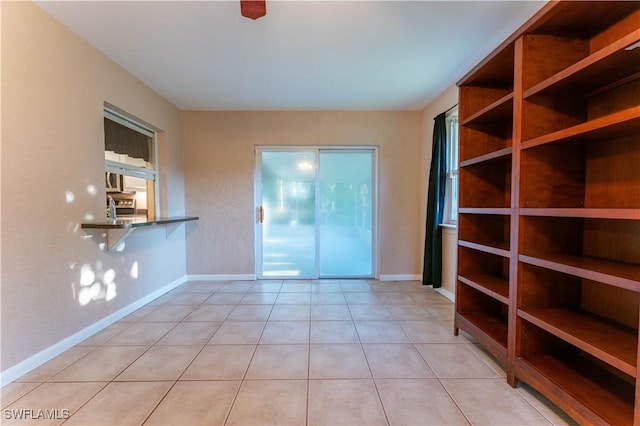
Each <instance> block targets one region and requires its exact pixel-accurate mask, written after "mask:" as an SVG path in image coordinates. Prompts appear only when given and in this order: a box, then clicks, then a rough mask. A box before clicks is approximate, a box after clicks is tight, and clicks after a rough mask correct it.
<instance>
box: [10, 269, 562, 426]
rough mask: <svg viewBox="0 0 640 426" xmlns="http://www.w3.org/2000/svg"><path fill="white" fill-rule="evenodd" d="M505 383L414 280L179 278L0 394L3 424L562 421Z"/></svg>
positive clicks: (443, 302) (447, 306) (445, 308)
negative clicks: (18, 415)
mask: <svg viewBox="0 0 640 426" xmlns="http://www.w3.org/2000/svg"><path fill="white" fill-rule="evenodd" d="M504 377H505V373H504V371H503V370H502V369H501V368H500V367H499V366H498V365H497V364H496V363H495V362H494V360H493V359H492V358H491V357H490V356H489V355H488V354H487V353H486V352H484V350H483V349H482V348H481V347H480V346H479V345H478V344H477V343H475V342H474V340H473V339H472V338H470V337H469V336H465V335H464V333H461V334H460V336H457V337H456V336H454V335H453V305H452V303H451V302H450V301H449V300H447V299H446V298H444V297H443V296H441V295H440V294H438V293H437V292H435V291H433V290H432V289H429V288H426V287H423V286H422V285H420V283H419V282H379V281H375V280H332V281H324V280H318V281H284V282H283V281H256V282H253V281H251V282H246V281H243V282H201V281H200V282H189V283H186V284H184V285H182V286H180V287H178V288H176V289H175V290H173V291H171V292H170V293H168V294H166V295H164V296H162V297H160V298H158V299H156V300H155V301H154V302H152V303H150V304H149V305H147V306H144V307H142V308H140V309H139V310H137V311H136V312H134V313H132V314H130V315H129V316H128V317H126V318H124V319H122V320H121V321H119V322H117V323H115V324H113V325H111V326H110V327H107V328H106V329H104V330H103V331H101V332H99V333H97V334H96V335H94V336H92V337H91V338H89V339H87V340H85V341H84V342H82V343H81V344H79V345H78V346H76V347H74V348H71V349H69V350H68V351H66V352H65V353H63V354H61V355H60V356H58V357H56V358H55V359H53V360H51V361H49V362H48V363H46V364H44V365H42V366H40V367H38V368H37V369H35V370H34V371H32V372H30V373H29V374H27V375H25V376H23V377H21V378H20V379H18V380H16V381H15V382H13V383H11V384H9V385H7V386H5V387H4V388H3V389H2V408H3V416H2V417H3V419H2V424H37V425H45V424H68V425H125V424H127V425H139V424H147V425H196V424H207V425H216V424H220V425H222V424H228V425H268V424H272V425H305V424H308V425H386V424H392V425H419V424H430V425H465V424H474V425H498V424H499V425H544V424H546V425H548V424H571V423H572V422H571V420H570V419H569V418H568V417H566V416H565V415H564V414H563V413H561V412H560V411H559V410H558V409H557V408H555V407H554V406H553V405H552V404H550V403H549V402H548V401H546V400H545V399H544V398H543V397H541V396H540V395H539V394H537V393H536V392H535V391H533V390H531V389H530V388H528V387H527V386H525V385H522V384H520V385H519V386H518V387H517V388H515V389H514V388H511V387H510V386H509V385H508V384H507V383H506V381H505V379H504ZM7 409H8V410H18V409H32V410H37V409H49V410H55V409H58V410H59V413H57V414H58V416H57V417H59V418H58V419H52V420H50V421H45V420H42V419H41V420H35V421H34V420H30V421H22V422H20V421H14V420H13V419H9V418H7V414H6V413H7V411H5V410H7ZM62 410H68V413H69V414H70V418H68V419H64V418H63V417H66V416H65V412H64V411H62ZM11 412H15V411H11ZM9 417H10V416H9ZM54 417H55V416H54Z"/></svg>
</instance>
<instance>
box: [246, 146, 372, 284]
mask: <svg viewBox="0 0 640 426" xmlns="http://www.w3.org/2000/svg"><path fill="white" fill-rule="evenodd" d="M256 154H257V156H256V158H257V164H256V271H257V275H258V277H259V278H325V277H326V278H330V277H335V278H340V277H372V276H374V275H375V262H374V260H375V256H374V253H375V219H376V214H375V213H376V211H375V202H376V199H375V194H376V186H375V185H376V173H375V172H376V151H375V149H373V148H371V149H369V148H358V149H333V148H331V149H329V148H327V149H323V148H313V149H312V148H300V149H290V148H288V149H279V148H260V149H258V150H257V152H256Z"/></svg>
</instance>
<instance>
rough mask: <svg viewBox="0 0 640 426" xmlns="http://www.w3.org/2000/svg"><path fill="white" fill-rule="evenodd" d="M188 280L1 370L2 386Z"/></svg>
mask: <svg viewBox="0 0 640 426" xmlns="http://www.w3.org/2000/svg"><path fill="white" fill-rule="evenodd" d="M186 281H187V276H186V275H185V276H182V277H181V278H178V279H177V280H175V281H172V282H170V283H169V284H167V285H165V286H164V287H162V288H159V289H158V290H156V291H154V292H153V293H150V294H148V295H146V296H145V297H143V298H141V299H138V300H136V301H135V302H133V303H131V304H129V305H127V306H125V307H124V308H122V309H119V310H117V311H116V312H114V313H112V314H111V315H108V316H107V317H105V318H103V319H101V320H99V321H96V322H94V323H93V324H91V325H90V326H88V327H85V328H83V329H82V330H80V331H78V332H76V333H74V334H72V335H71V336H69V337H67V338H64V339H62V340H61V341H59V342H58V343H55V344H53V345H51V346H49V347H48V348H45V349H43V350H41V351H40V352H38V353H37V354H35V355H32V356H30V357H29V358H27V359H25V360H24V361H22V362H19V363H18V364H16V365H14V366H13V367H9V368H7V369H6V370H4V371H2V372H0V387H3V386H5V385H7V384H9V383H11V382H13V381H14V380H16V379H18V378H20V377H22V376H24V375H25V374H27V373H28V372H30V371H32V370H33V369H35V368H37V367H39V366H40V365H42V364H44V363H45V362H47V361H49V360H51V359H53V358H55V357H56V356H58V355H60V354H61V353H63V352H64V351H66V350H68V349H69V348H71V347H73V346H75V345H77V344H78V343H80V342H82V341H84V340H86V339H87V338H89V337H91V336H93V335H94V334H96V333H97V332H99V331H101V330H103V329H105V328H106V327H108V326H110V325H111V324H113V323H114V322H116V321H118V320H120V319H122V318H124V317H126V316H127V315H129V314H130V313H132V312H133V311H135V310H137V309H140V308H141V307H143V306H144V305H146V304H147V303H149V302H151V301H153V300H155V299H157V298H158V297H160V296H162V295H163V294H165V293H167V292H169V291H171V290H173V289H174V288H176V287H178V286H179V285H181V284H184V283H185V282H186Z"/></svg>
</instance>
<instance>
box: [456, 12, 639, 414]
mask: <svg viewBox="0 0 640 426" xmlns="http://www.w3.org/2000/svg"><path fill="white" fill-rule="evenodd" d="M639 41H640V2H634V1H591V2H573V1H562V0H561V1H558V2H549V3H548V4H547V5H545V6H544V7H543V8H542V9H541V10H540V12H538V14H536V15H535V16H534V17H532V18H531V19H530V20H529V21H528V22H527V23H526V24H525V25H524V26H523V27H522V28H520V29H519V30H518V31H517V32H516V33H515V34H513V35H512V36H511V37H509V38H508V39H507V40H506V41H505V42H504V43H503V44H502V45H500V46H499V47H498V48H497V49H496V50H495V51H494V52H493V53H491V54H490V55H489V56H488V57H487V58H486V59H485V60H484V61H482V62H481V63H480V64H479V65H478V66H477V67H476V68H474V69H473V70H471V71H470V72H469V73H467V75H466V76H465V77H464V78H463V79H462V80H461V81H460V82H459V83H458V86H459V87H460V99H459V108H460V111H461V113H460V131H459V137H460V149H459V164H460V174H459V185H460V190H459V194H460V206H459V207H460V208H459V219H458V274H457V275H458V280H457V285H456V314H455V324H454V327H455V332H456V333H457V332H458V329H462V330H464V331H465V332H467V333H469V334H471V335H472V336H473V337H475V338H476V339H477V340H478V342H479V343H480V344H482V345H484V346H485V347H486V348H487V349H488V350H489V352H490V353H492V354H493V355H494V356H495V357H496V358H497V359H498V360H499V362H500V363H502V364H503V365H504V366H505V369H506V373H507V381H508V383H510V384H511V385H512V386H515V385H516V384H517V382H518V380H522V381H524V382H526V383H528V384H529V385H530V386H532V387H533V388H535V389H536V390H538V391H539V392H541V393H542V394H544V395H545V396H547V397H548V398H549V399H550V400H551V401H553V402H554V403H556V404H557V405H558V406H559V407H560V408H562V409H563V410H565V411H566V412H567V413H568V414H569V415H570V416H572V417H573V418H574V419H575V420H577V421H578V422H579V423H585V424H613V425H627V424H640V377H639V376H640V374H639V373H638V364H639V363H638V352H639V351H638V349H639V348H638V328H639V327H638V324H639V323H640V243H639V242H640V96H638V94H639V93H640V48H636V49H630V48H629V47H630V46H632V45H634V44H635V43H637V42H639ZM636 388H637V389H639V391H638V392H636Z"/></svg>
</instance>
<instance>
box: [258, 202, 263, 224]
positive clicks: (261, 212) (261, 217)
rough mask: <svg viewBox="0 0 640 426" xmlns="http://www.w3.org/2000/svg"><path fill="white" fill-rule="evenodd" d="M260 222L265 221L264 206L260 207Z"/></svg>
mask: <svg viewBox="0 0 640 426" xmlns="http://www.w3.org/2000/svg"><path fill="white" fill-rule="evenodd" d="M258 223H264V207H262V206H260V207H258Z"/></svg>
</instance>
